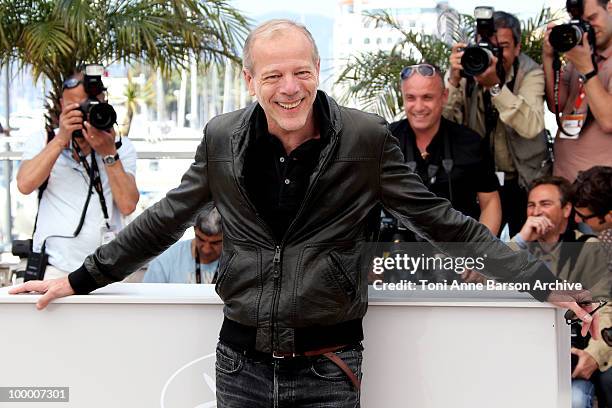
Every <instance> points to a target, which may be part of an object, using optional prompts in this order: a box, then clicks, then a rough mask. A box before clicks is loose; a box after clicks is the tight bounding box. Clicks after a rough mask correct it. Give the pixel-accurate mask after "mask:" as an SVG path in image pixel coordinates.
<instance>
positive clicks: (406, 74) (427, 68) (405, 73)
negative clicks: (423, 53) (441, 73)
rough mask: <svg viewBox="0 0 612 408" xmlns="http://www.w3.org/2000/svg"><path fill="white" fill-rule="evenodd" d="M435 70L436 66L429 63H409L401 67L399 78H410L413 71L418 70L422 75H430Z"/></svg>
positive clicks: (432, 74)
mask: <svg viewBox="0 0 612 408" xmlns="http://www.w3.org/2000/svg"><path fill="white" fill-rule="evenodd" d="M436 71H437V68H436V67H434V66H433V65H430V64H417V65H409V66H407V67H405V68H404V69H402V72H400V78H401V79H402V81H403V80H404V79H407V78H410V77H411V76H412V74H414V73H415V72H418V73H419V75H421V76H424V77H432V76H434V75H435V74H436Z"/></svg>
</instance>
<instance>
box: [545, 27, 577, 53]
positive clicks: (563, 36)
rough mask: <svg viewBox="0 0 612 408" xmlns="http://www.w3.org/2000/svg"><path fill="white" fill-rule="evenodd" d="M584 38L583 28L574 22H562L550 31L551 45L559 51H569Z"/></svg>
mask: <svg viewBox="0 0 612 408" xmlns="http://www.w3.org/2000/svg"><path fill="white" fill-rule="evenodd" d="M581 40H582V30H581V29H580V27H578V26H576V25H574V24H561V25H558V26H556V27H553V29H552V30H551V31H550V37H549V41H550V45H552V47H553V48H554V49H555V50H556V51H558V52H567V51H569V50H571V49H572V48H574V47H575V46H576V44H578V43H579V42H580V41H581Z"/></svg>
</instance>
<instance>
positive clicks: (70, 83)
mask: <svg viewBox="0 0 612 408" xmlns="http://www.w3.org/2000/svg"><path fill="white" fill-rule="evenodd" d="M82 83H83V81H82V80H80V79H77V78H68V79H67V80H65V81H64V83H63V84H62V89H63V90H66V89H72V88H76V87H77V86H79V85H81V84H82Z"/></svg>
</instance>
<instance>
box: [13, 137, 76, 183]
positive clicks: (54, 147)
mask: <svg viewBox="0 0 612 408" xmlns="http://www.w3.org/2000/svg"><path fill="white" fill-rule="evenodd" d="M62 150H64V144H63V142H62V141H61V140H59V139H57V138H54V139H52V140H51V141H50V142H49V143H47V145H46V146H45V147H44V149H43V150H42V151H41V152H40V153H38V154H37V155H36V156H34V157H33V158H32V159H30V160H23V161H22V162H21V164H20V165H19V170H18V171H17V189H18V190H19V192H20V193H22V194H25V195H28V194H30V193H31V192H32V191H34V190H36V189H37V188H38V187H40V185H41V184H42V183H43V182H44V181H45V180H46V179H47V178H48V177H49V174H51V169H52V168H53V165H54V164H55V161H56V160H57V158H58V157H59V155H60V154H61V153H62Z"/></svg>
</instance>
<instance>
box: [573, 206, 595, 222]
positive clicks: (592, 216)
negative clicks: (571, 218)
mask: <svg viewBox="0 0 612 408" xmlns="http://www.w3.org/2000/svg"><path fill="white" fill-rule="evenodd" d="M574 212H575V213H576V215H577V216H579V217H580V218H581V219H582V221H583V222H584V221H586V220H590V219H591V218H595V217H599V216H600V215H599V214H591V215H583V214H581V213H580V212H579V211H578V210H576V209H575V208H574Z"/></svg>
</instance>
